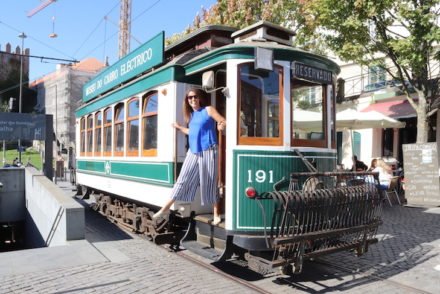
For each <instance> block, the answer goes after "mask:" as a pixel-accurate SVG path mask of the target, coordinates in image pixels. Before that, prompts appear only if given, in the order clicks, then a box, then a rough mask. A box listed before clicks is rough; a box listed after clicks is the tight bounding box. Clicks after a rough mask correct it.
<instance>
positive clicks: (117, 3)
mask: <svg viewBox="0 0 440 294" xmlns="http://www.w3.org/2000/svg"><path fill="white" fill-rule="evenodd" d="M118 6H119V0H118V1H117V2H116V4H115V5H114V6H113V7H112V8H111V9H110V10H109V11H108V12H107V13H106V14H105V15H104V16H103V17H102V18H101V20H100V21H99V22H98V24H97V25H96V26H95V28H94V29H93V30H92V31H91V32H90V33H89V35H88V36H87V37H86V39H85V40H84V41H83V42H82V43H81V45H80V46H79V48H78V49H76V50H75V53H73V55H76V54H77V53H78V51H79V50H81V48H82V47H83V46H84V44H85V43H86V42H87V41H88V40H89V39H90V37H91V36H92V35H93V33H95V31H96V30H97V29H98V28H99V26H100V25H101V23H102V22H103V21H104V20H105V18H106V17H107V15H109V14H110V13H111V12H112V11H113V10H114V9H115V8H116V7H118Z"/></svg>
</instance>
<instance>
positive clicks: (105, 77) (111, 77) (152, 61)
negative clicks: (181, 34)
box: [83, 31, 165, 102]
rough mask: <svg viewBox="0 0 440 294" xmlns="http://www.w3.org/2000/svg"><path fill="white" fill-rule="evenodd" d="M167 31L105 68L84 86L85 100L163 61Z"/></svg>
mask: <svg viewBox="0 0 440 294" xmlns="http://www.w3.org/2000/svg"><path fill="white" fill-rule="evenodd" d="M164 38H165V32H163V31H162V32H161V33H159V34H158V35H156V36H155V37H153V38H152V39H150V40H149V41H148V42H146V43H145V44H143V45H141V46H139V47H138V48H137V49H136V50H133V51H132V52H131V53H130V54H128V55H126V56H124V57H123V58H121V59H120V60H119V61H118V62H116V63H115V64H113V65H112V66H110V67H108V68H107V69H105V70H104V71H103V72H101V73H100V74H98V75H97V76H96V77H95V78H93V79H92V80H90V81H89V82H88V83H86V84H85V85H84V87H83V101H84V102H87V101H90V100H91V99H93V98H94V97H96V96H98V95H100V94H102V93H104V92H106V91H108V90H110V89H112V88H114V87H115V86H117V85H119V84H121V83H123V82H125V81H127V80H129V79H131V78H133V77H135V76H137V75H138V74H141V73H142V72H144V71H146V70H148V69H150V68H152V67H153V66H155V65H158V64H160V63H162V62H163V59H164Z"/></svg>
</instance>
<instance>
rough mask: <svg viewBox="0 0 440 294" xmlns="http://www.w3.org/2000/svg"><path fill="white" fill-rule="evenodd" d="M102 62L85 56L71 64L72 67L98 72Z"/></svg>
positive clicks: (102, 65) (102, 64)
mask: <svg viewBox="0 0 440 294" xmlns="http://www.w3.org/2000/svg"><path fill="white" fill-rule="evenodd" d="M104 66H105V65H104V63H102V62H101V61H99V60H98V59H96V58H86V59H83V60H81V61H80V62H79V63H76V64H74V65H72V69H74V70H79V71H86V72H98V71H100V70H101V69H102V68H103V67H104Z"/></svg>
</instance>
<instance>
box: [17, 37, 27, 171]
mask: <svg viewBox="0 0 440 294" xmlns="http://www.w3.org/2000/svg"><path fill="white" fill-rule="evenodd" d="M18 37H19V38H21V56H20V94H19V97H18V112H19V113H21V97H22V95H23V55H24V39H25V38H26V37H27V36H26V34H25V33H24V32H22V33H21V34H20V35H18ZM18 162H20V163H21V140H20V139H18Z"/></svg>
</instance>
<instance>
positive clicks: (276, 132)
mask: <svg viewBox="0 0 440 294" xmlns="http://www.w3.org/2000/svg"><path fill="white" fill-rule="evenodd" d="M238 71H239V95H240V97H239V108H238V109H240V114H239V116H238V120H239V121H238V125H239V126H240V130H239V135H238V143H239V144H242V145H256V144H262V145H281V144H282V137H281V134H282V130H281V128H282V123H281V121H282V101H283V99H282V98H281V97H282V93H283V84H282V82H283V73H282V68H281V67H280V66H276V67H275V70H274V71H266V70H256V69H255V68H254V64H253V63H246V64H242V65H241V66H239V69H238Z"/></svg>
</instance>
